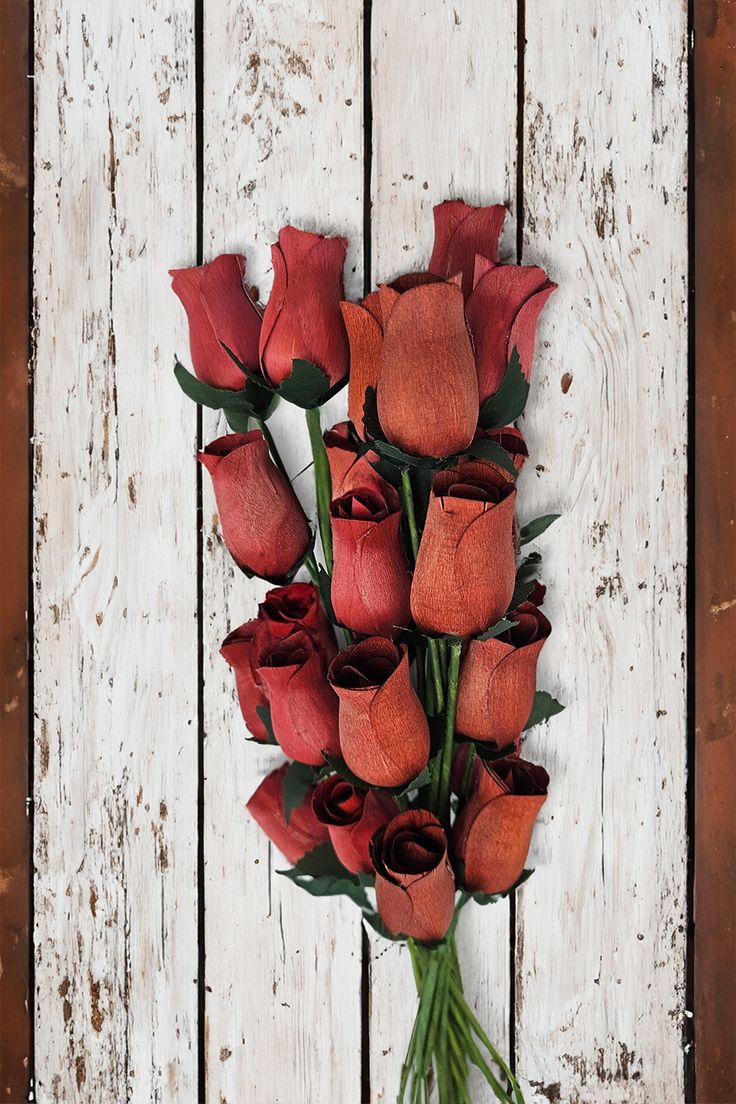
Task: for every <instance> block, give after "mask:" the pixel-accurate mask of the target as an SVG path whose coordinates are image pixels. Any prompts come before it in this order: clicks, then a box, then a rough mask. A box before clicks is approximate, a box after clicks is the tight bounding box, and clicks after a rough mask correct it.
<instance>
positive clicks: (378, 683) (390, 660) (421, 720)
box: [329, 636, 429, 787]
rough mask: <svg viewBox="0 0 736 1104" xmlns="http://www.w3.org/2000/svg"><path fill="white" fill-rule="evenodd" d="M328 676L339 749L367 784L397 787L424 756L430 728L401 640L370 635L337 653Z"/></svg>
mask: <svg viewBox="0 0 736 1104" xmlns="http://www.w3.org/2000/svg"><path fill="white" fill-rule="evenodd" d="M329 678H330V682H331V683H332V686H333V687H334V690H335V693H336V694H337V696H338V698H339V699H340V750H341V752H342V756H343V759H344V760H345V762H346V763H347V765H348V767H349V768H350V770H351V771H352V772H353V774H356V775H357V776H358V778H362V779H364V781H366V782H369V783H370V784H371V785H372V786H386V787H392V786H402V785H404V784H405V783H407V782H411V780H412V778H416V776H417V775H418V774H419V773H420V771H421V770H423V769H424V767H426V765H427V761H428V759H429V728H428V726H427V717H426V714H425V712H424V709H423V708H422V704H421V702H420V701H419V698H418V697H417V695H416V692H415V690H414V687H413V686H412V684H411V680H410V679H409V655H408V651H407V648H406V645H405V644H401V645H396V644H394V643H393V642H392V641H391V640H387V639H386V638H385V637H381V636H372V637H369V638H368V639H367V640H361V641H360V642H359V643H358V644H353V645H352V647H350V648H347V649H346V650H345V651H344V652H340V653H339V654H338V655H337V657H336V658H335V659H334V660H333V661H332V665H331V666H330V671H329Z"/></svg>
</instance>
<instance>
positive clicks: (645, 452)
mask: <svg viewBox="0 0 736 1104" xmlns="http://www.w3.org/2000/svg"><path fill="white" fill-rule="evenodd" d="M526 38H527V46H526V54H525V81H524V86H525V95H524V261H525V262H527V263H529V262H541V263H543V264H544V265H545V266H546V267H547V268H548V270H549V271H550V273H551V275H552V277H553V278H554V279H556V280H557V281H558V282H559V284H560V290H559V292H558V293H557V295H556V296H555V298H554V299H553V300H552V303H551V304H550V307H549V309H548V311H547V313H546V315H545V316H544V317H543V321H542V324H541V327H540V332H539V340H538V343H537V348H538V357H537V364H536V368H535V376H534V380H533V385H534V386H533V392H532V398H531V401H530V405H529V408H528V414H527V416H526V417H525V418H524V422H523V424H524V431H525V433H526V434H527V435H528V443H529V451H530V453H531V455H532V457H533V458H534V463H531V464H529V465H527V469H528V470H525V472H524V473H523V475H522V480H521V491H520V501H521V503H522V504H523V515H522V520H523V521H524V520H528V519H529V518H531V517H534V516H535V515H537V514H541V513H545V512H547V511H548V510H550V509H553V510H560V511H561V513H562V518H561V520H560V521H559V522H557V524H556V525H555V526H554V527H553V528H552V529H551V530H550V531H549V535H547V536H545V537H544V538H542V539H541V540H540V548H541V549H542V550H543V551H544V553H545V554H546V555H548V557H549V560H548V569H547V571H546V572H545V575H546V577H547V578H546V581H547V582H549V583H550V592H549V602H548V605H549V616H550V620H551V621H552V624H553V633H552V637H551V640H550V642H549V644H548V645H547V647H546V648H545V650H544V652H543V653H542V658H541V662H540V671H539V673H540V685H541V686H543V687H546V688H547V689H549V690H550V691H551V692H552V693H554V694H555V695H556V696H557V697H559V698H560V699H561V700H562V701H564V702H566V703H567V704H568V708H567V710H566V711H565V712H564V713H563V714H562V715H561V716H559V717H556V718H555V719H554V721H553V722H552V723H551V724H550V725H549V726H542V727H541V728H539V729H538V730H535V731H534V732H533V733H532V734H530V737H529V739H528V741H527V744H526V748H527V752H528V753H529V757H531V758H534V759H539V760H541V761H542V762H544V763H545V764H546V766H547V767H548V768H549V770H550V774H551V776H552V786H551V791H550V797H549V800H548V802H547V804H546V806H545V808H544V810H543V812H542V818H541V819H542V821H543V830H542V832H541V833H540V834H539V836H538V853H539V855H540V858H541V860H542V861H541V863H538V869H537V871H536V873H535V875H534V877H533V878H532V879H531V881H530V882H529V883H528V884H527V885H526V886H525V887H524V889H523V890H522V891H521V893H520V894H519V905H518V931H517V962H516V970H517V1010H516V1011H517V1035H516V1038H517V1064H518V1068H519V1069H520V1071H521V1072H522V1074H523V1076H524V1079H525V1084H526V1086H527V1087H528V1090H529V1099H530V1100H531V1101H539V1102H540V1104H541V1102H542V1101H560V1102H564V1104H582V1102H593V1101H595V1102H598V1101H606V1102H607V1104H615V1102H621V1104H624V1102H625V1104H636V1102H642V1104H644V1102H646V1104H651V1102H652V1101H657V1102H658V1104H670V1102H671V1104H676V1102H681V1101H682V1100H683V1093H684V1089H683V1052H682V1029H683V1014H684V1012H685V1005H684V985H685V971H684V965H685V933H686V924H687V917H686V903H687V902H686V860H687V843H686V838H685V824H686V810H685V778H686V716H685V698H686V694H685V691H686V679H685V646H686V641H685V563H686V552H687V549H686V498H685V495H686V474H687V462H686V446H687V420H686V412H687V275H688V269H687V192H686V184H687V161H686V157H687V7H686V4H685V3H680V2H672V0H645V2H641V3H638V4H636V5H632V4H630V3H628V2H626V0H607V2H605V3H604V2H603V0H566V2H565V3H564V4H562V5H555V6H550V5H549V4H547V3H546V2H545V0H527V4H526Z"/></svg>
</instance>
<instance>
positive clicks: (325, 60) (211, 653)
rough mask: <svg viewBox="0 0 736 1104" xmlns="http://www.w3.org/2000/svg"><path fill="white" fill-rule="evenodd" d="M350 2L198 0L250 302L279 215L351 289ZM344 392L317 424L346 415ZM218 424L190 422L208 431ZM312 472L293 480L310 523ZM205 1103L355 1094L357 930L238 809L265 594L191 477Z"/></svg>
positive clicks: (358, 172)
mask: <svg viewBox="0 0 736 1104" xmlns="http://www.w3.org/2000/svg"><path fill="white" fill-rule="evenodd" d="M361 7H362V6H361V4H360V3H358V2H357V0H350V2H349V3H346V2H345V0H298V2H296V3H294V2H292V0H289V2H288V3H287V2H285V3H283V4H281V3H272V2H255V3H253V2H249V3H243V2H242V0H227V2H223V0H207V3H206V4H205V9H204V18H205V28H204V30H205V49H204V178H205V192H204V231H205V233H204V252H205V259H209V258H210V257H211V256H213V255H215V254H217V253H219V252H222V251H223V250H224V249H235V250H239V251H242V252H243V253H245V255H246V258H247V269H246V279H247V280H248V281H249V283H252V284H255V285H256V286H257V287H258V289H259V292H260V295H261V297H262V299H264V300H265V299H266V298H267V296H268V292H269V290H270V286H271V278H272V269H271V252H270V246H271V243H272V242H273V241H275V240H276V237H277V234H278V231H279V229H280V227H282V226H284V225H287V224H288V223H290V222H291V223H294V224H295V225H297V226H302V227H304V228H306V229H311V230H318V231H320V232H325V233H342V234H344V235H345V236H346V237H348V238H349V239H350V242H351V246H350V252H349V254H348V260H347V268H346V273H347V286H346V291H347V293H348V295H350V296H356V295H357V294H359V293H360V292H361V290H362V282H363V260H362V251H361V237H362V219H363V100H362V85H363V70H362V66H363V59H362V20H361ZM344 402H345V400H344V398H342V397H341V399H340V401H339V402H337V403H336V402H334V401H333V403H331V405H330V409H329V410H323V424H324V425H325V426H327V425H331V424H332V422H333V421H336V420H337V419H338V417H344V416H345V415H344ZM269 424H270V426H271V429H272V432H273V433H274V435H275V437H276V439H277V442H278V446H279V450H280V451H281V454H282V456H283V458H284V462H285V463H286V466H287V469H288V470H289V472H290V473H292V474H294V475H295V474H296V473H297V472H300V471H301V470H302V469H303V468H305V466H306V465H307V464H308V463H309V459H310V452H309V444H308V439H307V435H306V430H305V428H304V416H303V414H302V412H301V411H300V410H298V409H297V408H295V407H293V406H289V405H288V404H283V406H282V408H281V409H280V410H279V411H277V413H276V414H275V415H274V417H273V418H272V419H271V422H270V423H269ZM222 432H227V428H226V426H225V424H224V423H223V422H222V421H220V420H219V419H218V417H217V416H216V415H215V414H213V412H211V411H207V412H206V414H205V418H204V438H205V440H206V441H209V440H211V439H213V438H214V437H216V436H217V435H219V434H220V433H222ZM312 481H313V477H312V471H311V468H310V469H308V470H307V471H305V472H304V474H303V475H302V476H300V477H299V478H298V479H296V480H295V484H294V486H295V488H296V490H297V493H298V494H299V496H300V498H301V499H302V501H303V502H305V504H306V505H307V509H308V512H309V513H310V514H311V516H312V517H314V501H313V492H312ZM203 519H204V522H203V523H204V543H205V557H204V610H203V630H204V664H205V732H206V744H205V776H206V783H205V796H204V803H205V809H204V813H205V860H206V867H205V871H206V885H205V904H206V938H207V963H206V980H207V993H206V1023H207V1096H208V1100H209V1101H212V1102H218V1104H225V1102H226V1101H227V1102H228V1104H294V1102H296V1101H311V1100H315V1101H316V1100H319V1101H320V1102H323V1104H344V1102H347V1101H358V1100H359V1099H360V1094H361V1053H360V1048H361V990H360V986H361V933H360V923H359V913H358V910H357V909H356V908H355V906H354V905H353V904H351V903H349V902H346V901H341V900H339V899H335V898H332V899H326V900H322V901H319V900H316V899H314V898H308V897H306V896H305V894H304V892H303V891H302V890H300V889H298V888H296V887H295V886H293V885H292V884H291V883H290V882H288V881H286V879H284V878H280V877H279V876H278V875H276V874H275V870H278V869H279V868H282V867H283V866H284V865H285V862H284V859H283V858H282V857H281V855H280V854H278V852H276V851H275V850H274V849H273V848H272V847H271V846H270V845H269V843H268V840H267V838H266V837H265V835H264V834H263V832H262V831H261V829H260V828H259V827H258V826H257V825H256V824H255V822H254V821H252V820H251V819H250V818H249V817H248V816H247V814H246V812H245V808H244V806H245V802H246V800H247V798H248V797H250V795H251V793H252V791H253V790H254V789H255V788H256V786H257V784H258V783H259V782H260V780H261V779H262V778H263V777H264V776H265V775H266V774H267V773H268V771H270V770H272V769H273V768H274V767H275V766H278V765H279V764H280V763H281V762H283V755H281V753H280V752H279V751H278V749H273V748H265V749H264V748H259V747H258V746H257V745H255V744H253V743H246V740H245V737H246V735H247V731H246V729H245V725H244V723H243V721H242V718H241V716H240V713H239V711H238V708H237V703H236V699H235V690H234V681H233V678H232V673H231V672H230V670H229V669H228V667H227V665H226V664H225V662H224V660H222V659H221V658H220V656H219V654H218V652H219V647H220V643H221V641H222V639H223V638H224V636H225V634H226V633H227V632H228V631H229V630H230V629H231V628H234V627H235V626H236V625H239V624H241V622H242V621H245V620H246V619H247V618H249V617H252V616H254V614H255V611H256V601H257V600H259V599H261V598H262V597H263V595H264V593H265V591H266V590H267V589H268V587H267V585H266V584H263V583H261V582H259V581H258V580H248V579H247V578H246V577H245V576H244V575H242V574H241V573H240V572H236V571H233V565H232V561H231V559H230V556H229V555H228V553H227V550H226V549H225V548H224V545H223V543H222V539H221V536H220V533H219V528H218V522H217V512H216V506H215V501H214V496H213V495H212V493H211V486H210V483H209V479H207V478H206V479H205V486H204V506H203Z"/></svg>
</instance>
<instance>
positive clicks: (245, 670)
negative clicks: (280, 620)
mask: <svg viewBox="0 0 736 1104" xmlns="http://www.w3.org/2000/svg"><path fill="white" fill-rule="evenodd" d="M257 627H258V622H257V621H246V622H245V623H244V624H243V625H240V626H239V627H238V628H237V629H233V631H232V632H231V633H229V634H228V635H227V636H226V637H225V639H224V640H223V642H222V647H221V648H220V655H221V656H222V658H223V659H224V660H225V662H226V663H227V664H228V666H229V667H231V668H232V670H233V672H234V673H235V687H236V689H237V692H238V702H239V703H240V712H241V713H242V714H243V720H244V721H245V723H246V725H247V726H248V729H249V730H250V733H251V735H252V737H253V739H254V740H258V741H259V743H263V744H267V743H268V742H269V738H268V731H267V729H266V726H265V724H264V723H263V721H262V720H261V718H260V717H259V716H258V713H257V709H258V707H263V706H267V705H268V698H267V697H266V695H265V693H264V691H263V688H262V687H261V685H260V683H259V682H257V681H256V664H257V658H258V656H257V647H258V645H257V644H256V643H255V641H254V637H255V634H256V629H257Z"/></svg>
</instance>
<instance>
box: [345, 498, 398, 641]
mask: <svg viewBox="0 0 736 1104" xmlns="http://www.w3.org/2000/svg"><path fill="white" fill-rule="evenodd" d="M330 514H331V519H332V550H333V556H334V563H333V567H332V605H333V608H334V610H335V615H336V617H337V619H338V621H340V622H341V623H342V624H343V625H347V627H348V628H349V629H353V630H354V631H355V632H357V633H360V634H361V635H363V636H372V635H376V636H396V635H397V633H399V632H400V631H401V629H402V628H403V627H404V626H406V625H408V623H409V618H410V612H409V588H410V586H411V575H410V573H409V564H408V562H407V559H406V553H405V551H404V546H403V544H402V541H401V532H400V527H401V508H400V506H399V496H398V494H397V493H396V491H395V490H394V488H393V487H392V486H391V484H390V483H386V482H385V480H381V481H380V482H379V483H377V484H375V483H374V484H372V485H371V486H370V487H354V488H353V489H352V490H351V491H349V492H348V493H347V494H344V495H341V496H340V497H339V498H336V499H334V501H333V502H332V505H331V506H330Z"/></svg>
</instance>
